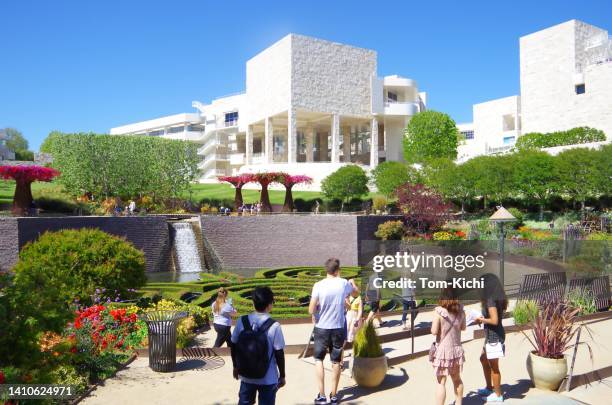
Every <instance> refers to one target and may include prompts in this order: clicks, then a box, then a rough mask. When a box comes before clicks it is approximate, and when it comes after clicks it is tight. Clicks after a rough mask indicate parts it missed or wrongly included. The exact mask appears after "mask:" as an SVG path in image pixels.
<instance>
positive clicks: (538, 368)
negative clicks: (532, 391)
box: [527, 352, 567, 391]
mask: <svg viewBox="0 0 612 405" xmlns="http://www.w3.org/2000/svg"><path fill="white" fill-rule="evenodd" d="M527 372H528V373H529V377H530V378H531V381H532V382H533V385H535V387H536V388H539V389H542V390H551V391H556V390H557V389H558V388H559V385H561V381H563V379H564V378H565V376H566V375H567V359H566V358H565V357H563V358H562V359H548V358H546V357H540V356H538V355H537V354H535V353H533V352H532V353H529V356H528V357H527Z"/></svg>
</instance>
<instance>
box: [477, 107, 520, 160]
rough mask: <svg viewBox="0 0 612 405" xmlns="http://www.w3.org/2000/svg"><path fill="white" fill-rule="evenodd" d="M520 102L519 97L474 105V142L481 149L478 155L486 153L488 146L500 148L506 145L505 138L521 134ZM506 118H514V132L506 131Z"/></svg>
mask: <svg viewBox="0 0 612 405" xmlns="http://www.w3.org/2000/svg"><path fill="white" fill-rule="evenodd" d="M519 111H520V100H519V97H518V96H510V97H504V98H498V99H496V100H491V101H487V102H484V103H480V104H474V106H473V115H474V142H472V145H475V146H477V147H478V148H479V150H478V151H477V152H476V153H477V154H482V153H485V152H486V146H488V147H499V146H503V144H504V137H506V136H514V137H515V140H516V138H517V137H518V134H519V128H520V122H519V114H520V113H519ZM504 116H512V117H513V123H514V130H507V131H504Z"/></svg>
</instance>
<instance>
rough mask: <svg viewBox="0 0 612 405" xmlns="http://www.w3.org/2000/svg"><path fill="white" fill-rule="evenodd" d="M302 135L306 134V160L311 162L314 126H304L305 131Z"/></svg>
mask: <svg viewBox="0 0 612 405" xmlns="http://www.w3.org/2000/svg"><path fill="white" fill-rule="evenodd" d="M304 136H306V162H307V163H310V162H312V151H313V147H314V137H315V131H314V128H313V127H312V126H308V127H307V128H306V132H305V133H304Z"/></svg>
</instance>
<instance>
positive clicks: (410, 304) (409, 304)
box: [400, 285, 419, 330]
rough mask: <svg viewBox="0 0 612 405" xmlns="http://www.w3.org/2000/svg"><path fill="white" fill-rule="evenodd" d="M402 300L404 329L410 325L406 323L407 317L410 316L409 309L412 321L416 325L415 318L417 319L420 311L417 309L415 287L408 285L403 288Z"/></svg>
mask: <svg viewBox="0 0 612 405" xmlns="http://www.w3.org/2000/svg"><path fill="white" fill-rule="evenodd" d="M400 298H401V300H402V326H403V327H402V329H403V330H408V329H410V327H409V326H408V325H407V324H406V319H407V318H408V311H410V322H411V323H412V325H414V320H415V319H416V317H417V315H418V313H419V311H418V310H417V304H416V294H415V291H414V288H411V287H409V286H408V285H406V286H404V287H403V288H402V295H401V296H400Z"/></svg>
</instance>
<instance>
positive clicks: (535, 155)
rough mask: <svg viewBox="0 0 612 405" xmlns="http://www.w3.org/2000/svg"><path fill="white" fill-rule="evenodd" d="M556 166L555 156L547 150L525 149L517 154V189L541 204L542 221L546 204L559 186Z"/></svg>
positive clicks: (515, 177)
mask: <svg viewBox="0 0 612 405" xmlns="http://www.w3.org/2000/svg"><path fill="white" fill-rule="evenodd" d="M554 167H555V160H554V158H553V157H552V156H551V155H549V154H548V153H546V152H540V151H536V150H524V151H521V152H519V153H517V154H516V155H515V162H514V184H515V185H516V191H517V192H519V193H520V194H522V195H523V196H524V197H525V198H526V199H527V200H528V201H530V202H534V203H536V204H538V205H539V207H540V221H542V220H543V219H544V204H545V203H546V201H548V199H549V198H550V197H551V196H552V195H553V193H554V192H555V190H556V189H557V188H558V185H557V182H556V177H555V170H554Z"/></svg>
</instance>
